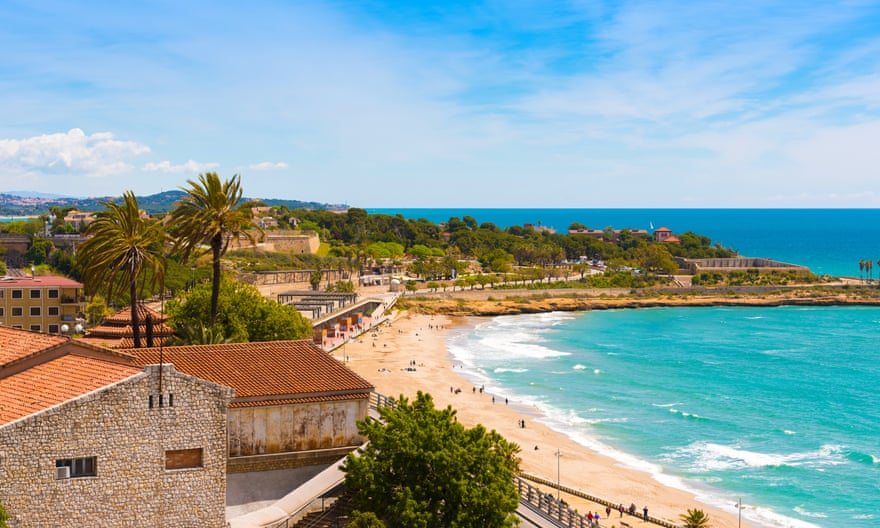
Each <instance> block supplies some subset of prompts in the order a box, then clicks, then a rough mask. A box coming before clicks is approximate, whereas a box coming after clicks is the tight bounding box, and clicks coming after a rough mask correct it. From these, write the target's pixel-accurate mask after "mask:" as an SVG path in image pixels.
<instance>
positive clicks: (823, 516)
mask: <svg viewBox="0 0 880 528" xmlns="http://www.w3.org/2000/svg"><path fill="white" fill-rule="evenodd" d="M794 511H796V512H798V513H799V514H801V515H803V516H804V517H814V518H816V519H827V518H828V514H826V513H822V512H811V511H808V510H805V509H804V508H801V507H800V506H795V507H794Z"/></svg>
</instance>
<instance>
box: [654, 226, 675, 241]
mask: <svg viewBox="0 0 880 528" xmlns="http://www.w3.org/2000/svg"><path fill="white" fill-rule="evenodd" d="M671 236H672V229H669V228H668V227H658V228H657V229H655V230H654V241H655V242H663V241H664V240H666V239H667V238H669V237H671Z"/></svg>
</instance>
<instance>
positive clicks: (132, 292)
mask: <svg viewBox="0 0 880 528" xmlns="http://www.w3.org/2000/svg"><path fill="white" fill-rule="evenodd" d="M128 293H129V296H130V297H131V331H132V337H134V347H135V348H140V347H141V324H140V321H138V311H137V274H135V273H132V274H131V281H130V282H129V285H128Z"/></svg>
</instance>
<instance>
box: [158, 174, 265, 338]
mask: <svg viewBox="0 0 880 528" xmlns="http://www.w3.org/2000/svg"><path fill="white" fill-rule="evenodd" d="M187 184H189V187H181V190H182V191H184V192H186V194H185V195H184V196H183V197H182V198H181V199H180V200H178V201H177V203H176V204H175V208H174V209H173V210H172V211H171V220H170V223H169V230H170V232H171V235H172V237H173V240H174V248H175V251H176V252H178V253H179V254H180V255H181V256H182V258H183V262H187V261H188V260H189V258H190V257H191V256H194V255H196V254H197V253H198V252H199V251H200V248H201V247H202V245H203V244H207V245H209V246H210V248H211V265H212V277H211V278H212V280H211V286H212V289H211V312H210V315H211V317H210V325H211V326H214V323H215V322H216V321H217V311H218V301H219V299H220V279H221V270H220V258H221V257H222V256H223V255H224V254H225V253H226V250H227V249H229V243H230V242H231V241H232V240H233V239H238V238H239V237H242V236H244V237H245V238H247V239H248V240H249V241H250V242H251V244H256V235H257V234H258V233H259V234H262V230H261V229H260V228H259V227H257V226H255V225H253V223H252V222H251V220H252V216H253V215H252V214H251V207H252V206H253V204H254V202H242V189H241V182H240V180H239V176H238V175H237V174H236V175H234V176H233V177H232V178H230V179H228V180H226V181H223V182H221V181H220V177H219V176H218V175H217V173H216V172H207V173H205V174H200V175H199V181H193V180H187Z"/></svg>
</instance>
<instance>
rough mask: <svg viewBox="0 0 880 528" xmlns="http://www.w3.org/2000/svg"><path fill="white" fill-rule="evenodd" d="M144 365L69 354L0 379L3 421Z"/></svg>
mask: <svg viewBox="0 0 880 528" xmlns="http://www.w3.org/2000/svg"><path fill="white" fill-rule="evenodd" d="M141 371H142V368H140V367H135V366H131V365H122V364H119V363H114V362H110V361H103V360H100V359H96V358H90V357H84V356H79V355H76V354H68V355H65V356H61V357H59V358H56V359H54V360H52V361H48V362H46V363H42V364H40V365H36V366H34V367H32V368H29V369H27V370H25V371H23V372H20V373H18V374H14V375H12V376H9V377H6V378H3V379H0V425H3V424H7V423H9V422H11V421H13V420H16V419H18V418H22V417H24V416H27V415H29V414H33V413H35V412H39V411H42V410H45V409H48V408H49V407H52V406H53V405H58V404H60V403H64V402H66V401H68V400H71V399H74V398H77V397H79V396H82V395H83V394H86V393H88V392H91V391H93V390H96V389H99V388H101V387H105V386H107V385H110V384H112V383H116V382H118V381H122V380H124V379H126V378H128V377H130V376H134V375H136V374H137V373H139V372H141Z"/></svg>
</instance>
